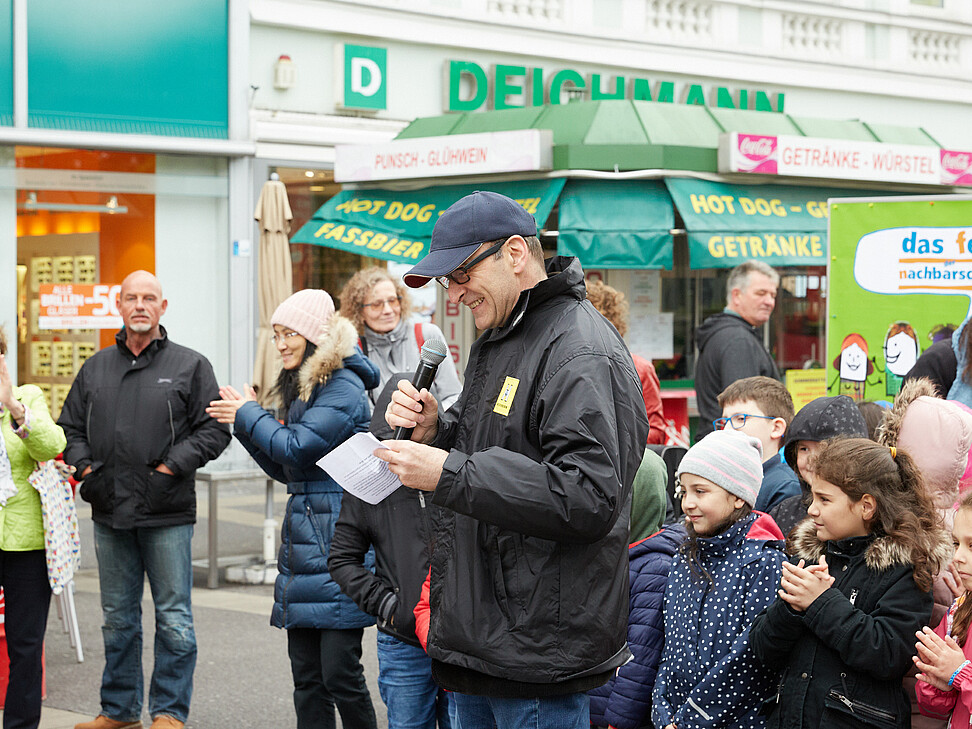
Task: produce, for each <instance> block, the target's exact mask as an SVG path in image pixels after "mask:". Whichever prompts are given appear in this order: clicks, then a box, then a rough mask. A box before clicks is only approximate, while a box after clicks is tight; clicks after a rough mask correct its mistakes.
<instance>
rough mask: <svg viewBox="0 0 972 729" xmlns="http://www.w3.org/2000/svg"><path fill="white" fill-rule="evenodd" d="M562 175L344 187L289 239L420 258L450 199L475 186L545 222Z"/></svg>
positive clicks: (365, 253) (391, 257)
mask: <svg viewBox="0 0 972 729" xmlns="http://www.w3.org/2000/svg"><path fill="white" fill-rule="evenodd" d="M563 187H564V180H563V179H552V180H520V181H516V182H490V183H485V182H483V183H478V184H473V185H448V186H442V187H427V188H425V189H423V190H413V191H408V192H396V191H393V190H379V189H369V190H342V191H341V192H339V193H338V194H337V195H335V196H334V197H332V198H331V199H330V200H328V201H327V202H326V203H325V204H324V205H322V206H321V208H320V209H319V210H318V211H317V212H316V213H314V216H313V217H312V218H311V219H310V220H309V221H308V222H307V224H306V225H304V226H303V227H302V228H301V229H300V230H298V231H297V232H296V233H295V234H294V235H293V236H291V238H290V242H291V243H313V244H314V245H319V246H326V247H328V248H338V249H340V250H343V251H350V252H351V253H357V254H359V255H362V256H371V257H372V258H382V259H384V260H386V261H396V262H398V263H417V262H418V261H420V260H421V259H422V258H423V257H424V256H425V254H426V253H427V252H428V250H429V242H430V240H431V238H432V228H433V227H434V226H435V221H437V220H438V219H439V216H440V215H441V214H442V213H443V212H445V209H446V208H448V207H449V206H450V205H452V203H454V202H456V201H457V200H458V199H459V198H461V197H464V196H466V195H468V194H470V193H471V192H475V191H476V190H491V191H493V192H498V193H501V194H503V195H506V196H508V197H511V198H513V199H514V200H516V201H517V202H518V203H520V204H521V205H522V206H523V207H524V208H526V209H527V211H528V212H530V213H532V214H533V217H535V218H536V219H537V226H538V227H541V228H542V227H543V226H544V225H545V224H546V222H547V218H548V217H549V215H550V211H551V210H552V209H553V206H554V204H555V203H556V202H557V196H558V195H560V191H561V190H562V189H563Z"/></svg>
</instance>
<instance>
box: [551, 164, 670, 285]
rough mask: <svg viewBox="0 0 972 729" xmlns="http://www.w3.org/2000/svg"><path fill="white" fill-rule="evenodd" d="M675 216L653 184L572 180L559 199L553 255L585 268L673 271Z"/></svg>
mask: <svg viewBox="0 0 972 729" xmlns="http://www.w3.org/2000/svg"><path fill="white" fill-rule="evenodd" d="M674 224H675V214H674V212H673V210H672V200H671V197H669V195H668V191H667V190H666V189H665V185H664V183H662V182H660V181H655V180H639V181H630V182H629V181H624V182H617V181H614V180H571V181H570V182H568V183H567V186H566V187H565V188H564V192H563V194H562V195H561V196H560V218H559V223H558V229H559V236H558V238H557V253H559V254H560V255H562V256H577V257H578V258H579V259H580V261H581V263H582V264H583V266H584V268H656V269H658V268H664V269H667V270H671V268H672V235H671V229H672V227H673V226H674Z"/></svg>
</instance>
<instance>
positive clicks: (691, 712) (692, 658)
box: [651, 429, 785, 729]
mask: <svg viewBox="0 0 972 729" xmlns="http://www.w3.org/2000/svg"><path fill="white" fill-rule="evenodd" d="M676 475H677V477H678V479H679V488H680V490H681V492H682V511H683V512H684V514H685V520H686V529H687V531H688V533H689V538H688V539H687V540H686V541H685V543H684V544H683V545H682V547H681V549H680V552H679V554H678V556H677V557H676V558H675V561H674V563H673V564H672V569H671V573H670V574H669V579H668V586H667V588H666V590H665V600H664V607H663V613H664V624H665V648H664V651H663V653H662V660H661V664H660V666H659V668H658V675H657V677H656V679H655V689H654V693H653V694H652V715H651V720H652V723H653V724H654V726H655V727H657V729H758V728H759V727H762V726H763V725H764V721H763V718H762V717H761V716H759V715H758V709H759V706H760V702H761V700H762V697H763V696H765V694H766V693H767V692H768V691H769V690H770V688H771V687H772V686H773V685H774V678H775V674H774V673H773V671H772V670H771V669H769V668H767V667H765V666H763V665H762V664H761V663H760V662H759V661H758V660H757V659H756V657H755V655H753V652H752V649H751V648H750V647H749V628H750V625H751V624H752V621H753V619H754V618H755V617H756V615H758V614H759V612H760V611H761V610H763V608H765V607H766V606H767V605H769V604H770V603H771V602H772V601H773V598H774V596H775V592H774V591H775V589H776V585H777V584H778V582H779V579H780V570H781V567H782V564H783V562H784V559H785V556H784V553H783V533H782V532H780V530H779V528H778V527H777V526H776V523H775V522H774V521H773V520H772V519H771V518H770V517H769V516H767V515H765V514H761V513H760V512H753V511H752V507H753V504H755V503H756V497H757V495H758V494H759V487H760V484H761V483H762V480H763V465H762V449H761V447H760V444H759V441H758V440H757V439H755V438H751V437H750V436H747V435H744V434H743V433H741V432H738V431H735V430H732V429H728V430H717V431H715V432H713V433H710V434H709V435H707V436H706V437H705V438H703V439H702V440H701V441H699V442H698V443H696V444H695V445H694V446H692V448H690V449H689V451H688V453H686V454H685V457H684V458H683V459H682V461H681V463H680V464H679V467H678V471H677V474H676Z"/></svg>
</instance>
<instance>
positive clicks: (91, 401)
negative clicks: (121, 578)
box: [57, 328, 230, 529]
mask: <svg viewBox="0 0 972 729" xmlns="http://www.w3.org/2000/svg"><path fill="white" fill-rule="evenodd" d="M161 332H162V338H161V339H156V340H154V341H152V342H151V343H150V344H149V345H148V347H146V348H145V349H144V350H142V352H141V353H140V354H139V355H138V357H136V356H135V355H134V354H132V352H131V351H130V350H129V349H128V347H127V346H126V344H125V330H124V329H122V330H121V331H120V332H118V334H117V336H116V337H115V346H114V347H108V348H107V349H103V350H101V351H100V352H98V353H97V354H95V355H94V356H93V357H91V359H89V360H88V361H87V362H85V363H84V365H82V367H81V370H80V372H78V376H77V377H76V378H75V380H74V384H72V385H71V391H70V392H69V393H68V396H67V398H66V399H65V401H64V407H63V408H62V409H61V416H60V417H59V418H58V421H57V422H58V424H59V425H60V426H61V427H62V428H64V434H65V435H66V436H67V448H65V449H64V460H65V461H66V462H67V463H69V464H70V465H72V466H74V467H75V468H77V471H78V474H80V473H81V472H82V471H84V469H85V468H86V467H88V466H91V473H90V474H89V475H88V477H87V478H86V479H85V480H84V483H82V484H81V498H83V499H84V500H85V501H87V502H89V503H90V504H91V515H92V517H93V518H94V520H95V521H96V522H98V523H99V524H103V525H105V526H109V527H111V528H113V529H133V528H135V527H155V526H174V525H179V524H193V523H195V521H196V481H195V477H196V469H197V468H199V467H201V466H203V465H205V464H206V463H207V462H208V461H210V460H212V459H213V458H215V457H216V456H218V455H219V454H220V453H222V451H223V449H224V448H226V446H227V445H228V444H229V442H230V432H229V426H226V425H221V424H220V423H218V422H216V421H215V420H214V419H213V418H211V417H209V415H207V414H206V407H207V406H208V405H209V403H210V402H211V401H212V400H217V399H218V398H219V386H218V385H217V383H216V376H215V375H214V374H213V368H212V366H211V365H210V364H209V361H208V360H207V359H206V358H205V357H203V356H202V355H201V354H199V353H198V352H195V351H193V350H191V349H189V348H187V347H182V346H180V345H178V344H175V343H174V342H171V341H169V339H168V337H167V336H166V333H165V329H164V328H161ZM161 463H164V464H165V465H166V466H168V467H169V469H170V470H171V471H172V472H173V473H174V474H175V475H174V476H169V475H167V474H164V473H161V472H159V471H156V470H155V467H156V466H158V465H159V464H161Z"/></svg>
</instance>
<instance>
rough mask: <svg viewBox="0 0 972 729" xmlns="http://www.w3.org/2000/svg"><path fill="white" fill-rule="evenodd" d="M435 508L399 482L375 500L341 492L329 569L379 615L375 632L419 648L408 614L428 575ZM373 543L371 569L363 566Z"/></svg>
mask: <svg viewBox="0 0 972 729" xmlns="http://www.w3.org/2000/svg"><path fill="white" fill-rule="evenodd" d="M437 511H439V507H438V506H435V505H434V504H433V503H432V502H431V497H429V496H427V495H426V494H423V493H422V492H421V491H416V490H414V489H409V488H405V487H404V486H402V487H401V488H399V489H398V490H397V491H395V492H394V493H392V494H389V495H388V496H387V497H386V498H385V499H383V500H382V501H380V502H379V503H377V504H369V503H367V502H365V501H362V500H361V499H359V498H357V497H355V496H352V495H351V494H348V493H346V494H344V502H343V503H342V505H341V515H340V516H339V517H338V520H337V525H336V526H335V527H334V537H333V539H332V540H331V556H330V557H329V558H328V560H327V568H328V570H329V571H330V573H331V577H333V578H334V581H335V582H337V583H338V585H340V587H341V590H342V591H343V592H344V594H345V595H347V596H348V597H350V598H351V599H352V600H354V601H355V603H356V604H357V605H358V607H359V608H361V609H362V610H364V611H365V612H366V613H368V614H369V615H373V616H375V617H376V618H377V619H378V630H380V631H382V632H383V633H388V635H391V636H394V637H395V638H398V639H399V640H402V641H405V642H406V643H410V644H411V645H414V646H420V645H421V643H419V640H418V638H417V637H416V635H415V615H414V614H413V613H412V610H414V608H415V605H416V604H417V603H418V601H419V597H420V596H421V594H422V583H424V582H425V578H426V577H427V576H428V574H429V559H430V558H431V556H432V544H433V540H434V530H433V516H432V515H433V512H437ZM372 546H374V549H375V571H374V572H372V571H371V570H370V569H368V567H367V566H366V565H365V555H366V554H367V553H368V550H369V549H370V548H371V547H372Z"/></svg>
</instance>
